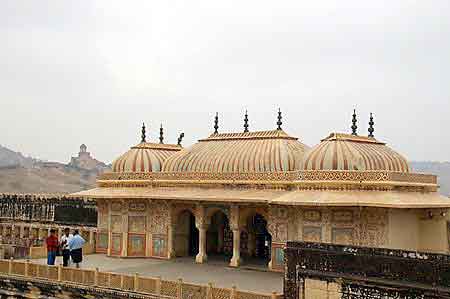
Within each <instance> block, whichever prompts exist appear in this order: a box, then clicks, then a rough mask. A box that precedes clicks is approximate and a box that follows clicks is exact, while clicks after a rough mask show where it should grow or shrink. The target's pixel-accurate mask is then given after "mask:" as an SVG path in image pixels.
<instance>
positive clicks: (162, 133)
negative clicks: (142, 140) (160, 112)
mask: <svg viewBox="0 0 450 299" xmlns="http://www.w3.org/2000/svg"><path fill="white" fill-rule="evenodd" d="M159 143H161V144H163V143H164V129H163V126H162V124H161V127H160V128H159Z"/></svg>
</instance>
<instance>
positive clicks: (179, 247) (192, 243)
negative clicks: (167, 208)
mask: <svg viewBox="0 0 450 299" xmlns="http://www.w3.org/2000/svg"><path fill="white" fill-rule="evenodd" d="M198 238H199V235H198V229H197V227H196V226H195V216H194V214H193V213H192V212H191V211H190V210H184V211H183V212H181V213H180V214H179V215H178V218H177V224H176V228H175V255H176V256H177V257H183V256H193V257H195V256H196V255H197V253H198Z"/></svg>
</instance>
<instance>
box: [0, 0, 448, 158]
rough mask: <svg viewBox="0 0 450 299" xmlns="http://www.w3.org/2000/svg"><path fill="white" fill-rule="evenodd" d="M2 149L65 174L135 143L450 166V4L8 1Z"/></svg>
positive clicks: (420, 0) (1, 29)
mask: <svg viewBox="0 0 450 299" xmlns="http://www.w3.org/2000/svg"><path fill="white" fill-rule="evenodd" d="M0 41H1V44H0V128H1V130H0V144H2V145H5V146H7V147H10V148H12V149H14V150H17V151H22V152H24V153H25V154H28V155H32V156H35V157H39V158H42V159H48V160H57V161H63V162H67V161H68V160H69V158H70V156H71V155H74V154H75V153H76V152H77V151H78V147H79V145H80V144H81V143H86V144H87V145H88V149H89V150H90V151H91V152H92V153H93V154H94V156H95V157H97V158H98V159H101V160H104V161H107V162H109V161H111V160H112V159H113V158H115V157H117V156H118V155H120V154H121V153H123V152H124V151H126V150H127V149H128V148H129V147H130V146H132V145H134V144H136V143H137V142H139V139H140V137H139V135H140V126H141V123H142V121H145V122H146V123H147V126H148V127H149V128H150V130H151V132H150V133H149V135H150V137H151V138H152V140H156V138H157V135H158V127H159V124H160V123H161V122H162V123H163V124H164V127H165V129H166V141H168V142H169V141H170V142H176V138H177V136H178V134H179V133H180V132H181V131H183V132H184V133H185V134H186V138H185V140H184V145H188V144H192V143H193V142H194V141H195V140H197V139H199V138H203V137H206V136H207V135H208V134H209V133H210V132H211V130H212V126H213V124H212V121H213V116H214V113H215V112H216V111H219V113H220V130H221V131H222V132H224V131H241V130H242V123H243V122H242V118H243V114H244V111H245V109H248V111H249V118H250V129H253V130H266V129H273V128H275V126H276V125H275V123H276V110H277V108H278V107H280V108H281V109H282V111H283V113H284V125H283V127H284V129H285V131H287V132H288V133H289V134H291V135H293V136H297V137H299V138H300V140H301V141H302V142H304V143H306V144H308V145H314V144H317V143H318V142H319V140H320V139H321V138H324V137H326V136H327V135H328V134H329V133H330V132H332V131H340V132H348V131H349V130H350V129H349V127H350V125H351V122H350V121H351V114H352V110H353V108H354V107H356V108H357V110H358V113H359V119H360V122H359V127H360V130H359V132H360V134H361V135H366V134H367V122H368V115H369V112H371V111H372V112H373V113H374V114H375V122H376V127H375V130H376V131H375V135H376V137H377V138H378V139H380V140H383V141H386V142H387V143H388V144H389V145H390V146H391V147H393V148H394V149H396V150H398V151H399V152H401V153H403V154H404V155H405V156H407V157H408V158H409V159H411V160H450V151H449V148H450V126H449V118H450V81H449V80H450V1H449V0H427V1H424V0H415V1H413V0H397V1H392V0H377V1H361V0H345V1H342V0H340V1H338V0H333V1H331V0H330V1H325V0H314V1H301V0H294V1H273V0H271V1H264V0H257V1H245V0H244V1H242V0H239V1H238V0H236V1H234V0H226V1H225V0H221V1H214V0H205V1H195V0H192V1H186V0H183V1H171V0H165V1H159V0H153V1H123V0H122V1H112V0H107V1H92V0H86V1H84V0H78V1H63V0H54V1H46V0H39V1H29V0H27V1H20V0H0Z"/></svg>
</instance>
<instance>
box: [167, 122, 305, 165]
mask: <svg viewBox="0 0 450 299" xmlns="http://www.w3.org/2000/svg"><path fill="white" fill-rule="evenodd" d="M308 149H309V148H308V147H307V146H305V145H304V144H302V143H300V142H299V141H298V140H297V138H294V137H291V136H289V135H287V134H286V133H285V132H284V131H282V130H274V131H261V132H247V133H221V134H217V133H216V134H212V135H211V136H209V137H208V138H206V139H202V140H199V142H198V143H196V144H194V145H193V146H191V147H190V148H188V149H184V150H182V151H180V152H178V153H177V154H175V155H173V156H171V157H170V158H168V159H167V161H166V162H165V163H164V167H163V171H164V172H208V173H251V172H256V173H258V172H285V171H293V170H299V169H300V168H301V163H302V159H303V155H304V153H305V151H306V150H308Z"/></svg>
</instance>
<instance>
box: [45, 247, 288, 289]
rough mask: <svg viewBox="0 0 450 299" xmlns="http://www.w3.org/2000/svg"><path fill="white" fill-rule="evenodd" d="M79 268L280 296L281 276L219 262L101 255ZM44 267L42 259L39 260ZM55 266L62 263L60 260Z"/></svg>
mask: <svg viewBox="0 0 450 299" xmlns="http://www.w3.org/2000/svg"><path fill="white" fill-rule="evenodd" d="M83 258H84V261H83V263H82V268H91V269H93V268H96V267H98V268H99V271H104V272H117V273H127V274H134V273H139V275H142V276H149V277H157V276H161V278H162V279H166V280H177V279H179V278H182V279H183V281H185V282H191V283H194V284H203V285H206V284H207V283H208V282H212V283H213V285H214V286H216V287H223V288H231V287H232V286H233V285H236V287H237V288H238V289H241V290H245V291H253V292H260V293H271V292H274V291H275V292H277V293H281V292H282V290H283V274H282V273H276V272H268V271H261V270H254V269H248V268H246V267H242V268H237V269H236V268H230V267H228V265H227V263H226V262H224V261H222V260H221V259H212V260H210V261H208V263H206V264H196V263H195V262H194V258H177V259H175V260H171V261H167V260H158V259H143V258H113V257H107V256H106V255H104V254H93V255H87V256H84V257H83ZM38 261H39V262H40V263H46V259H39V260H38ZM57 263H62V260H61V257H58V258H57Z"/></svg>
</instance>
